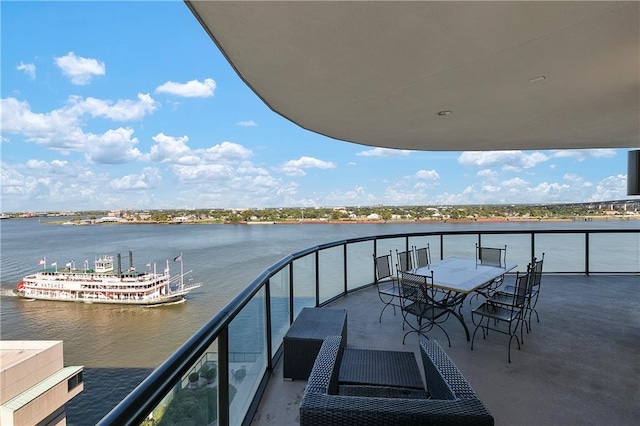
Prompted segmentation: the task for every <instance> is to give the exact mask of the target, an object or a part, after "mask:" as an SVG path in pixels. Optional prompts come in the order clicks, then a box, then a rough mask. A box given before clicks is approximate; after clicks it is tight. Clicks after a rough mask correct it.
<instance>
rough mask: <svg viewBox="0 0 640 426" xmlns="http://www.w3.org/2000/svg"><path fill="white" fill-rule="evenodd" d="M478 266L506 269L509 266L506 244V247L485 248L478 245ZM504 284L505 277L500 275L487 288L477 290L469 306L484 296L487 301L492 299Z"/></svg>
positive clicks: (470, 299)
mask: <svg viewBox="0 0 640 426" xmlns="http://www.w3.org/2000/svg"><path fill="white" fill-rule="evenodd" d="M476 264H478V265H488V266H496V267H499V268H504V267H505V266H506V265H507V245H506V244H505V246H504V247H485V246H481V245H479V244H478V243H476ZM503 282H504V275H500V276H499V277H498V278H496V279H495V280H493V281H491V282H490V283H487V285H486V286H484V287H482V288H481V289H478V290H476V292H475V293H474V294H473V295H472V296H471V297H470V298H469V304H471V303H472V302H473V301H474V300H476V299H478V297H479V296H483V297H484V298H485V299H488V298H490V297H491V296H492V295H493V293H494V292H495V291H496V290H497V289H498V288H499V287H500V286H501V285H502V283H503Z"/></svg>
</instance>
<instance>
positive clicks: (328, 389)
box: [303, 336, 344, 399]
mask: <svg viewBox="0 0 640 426" xmlns="http://www.w3.org/2000/svg"><path fill="white" fill-rule="evenodd" d="M341 342H342V336H327V337H325V339H324V341H323V342H322V346H321V347H320V351H319V352H318V356H317V357H316V360H315V362H314V363H313V368H312V369H311V374H310V375H309V381H308V382H307V386H306V388H305V390H304V395H303V399H304V396H305V395H306V394H307V393H309V394H316V393H317V394H328V395H336V394H337V393H338V374H339V372H340V361H341V360H342V351H343V350H344V348H343V347H342V346H341Z"/></svg>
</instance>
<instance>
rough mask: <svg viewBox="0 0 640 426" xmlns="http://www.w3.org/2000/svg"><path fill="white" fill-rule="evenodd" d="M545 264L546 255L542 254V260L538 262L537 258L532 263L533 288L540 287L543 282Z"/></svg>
mask: <svg viewBox="0 0 640 426" xmlns="http://www.w3.org/2000/svg"><path fill="white" fill-rule="evenodd" d="M543 262H544V253H542V257H541V258H540V260H537V259H536V258H535V257H534V258H533V262H532V263H531V274H532V276H531V287H538V286H540V282H541V281H542V263H543Z"/></svg>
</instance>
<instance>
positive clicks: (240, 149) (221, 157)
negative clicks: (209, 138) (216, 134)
mask: <svg viewBox="0 0 640 426" xmlns="http://www.w3.org/2000/svg"><path fill="white" fill-rule="evenodd" d="M252 154H253V153H252V152H251V150H250V149H247V148H245V147H244V146H242V145H240V144H237V143H234V142H227V141H225V142H222V143H221V144H218V145H214V146H212V147H211V148H208V149H206V150H204V159H205V160H207V161H240V160H244V159H246V158H249V157H251V155H252Z"/></svg>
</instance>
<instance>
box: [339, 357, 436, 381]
mask: <svg viewBox="0 0 640 426" xmlns="http://www.w3.org/2000/svg"><path fill="white" fill-rule="evenodd" d="M339 381H340V383H341V384H343V383H345V384H364V385H381V386H396V387H402V388H414V389H422V390H424V384H423V383H422V378H421V377H420V369H419V368H418V363H417V362H416V356H415V355H414V353H413V352H396V351H377V350H369V349H350V348H347V349H345V350H344V353H343V355H342V363H341V364H340V376H339Z"/></svg>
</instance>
